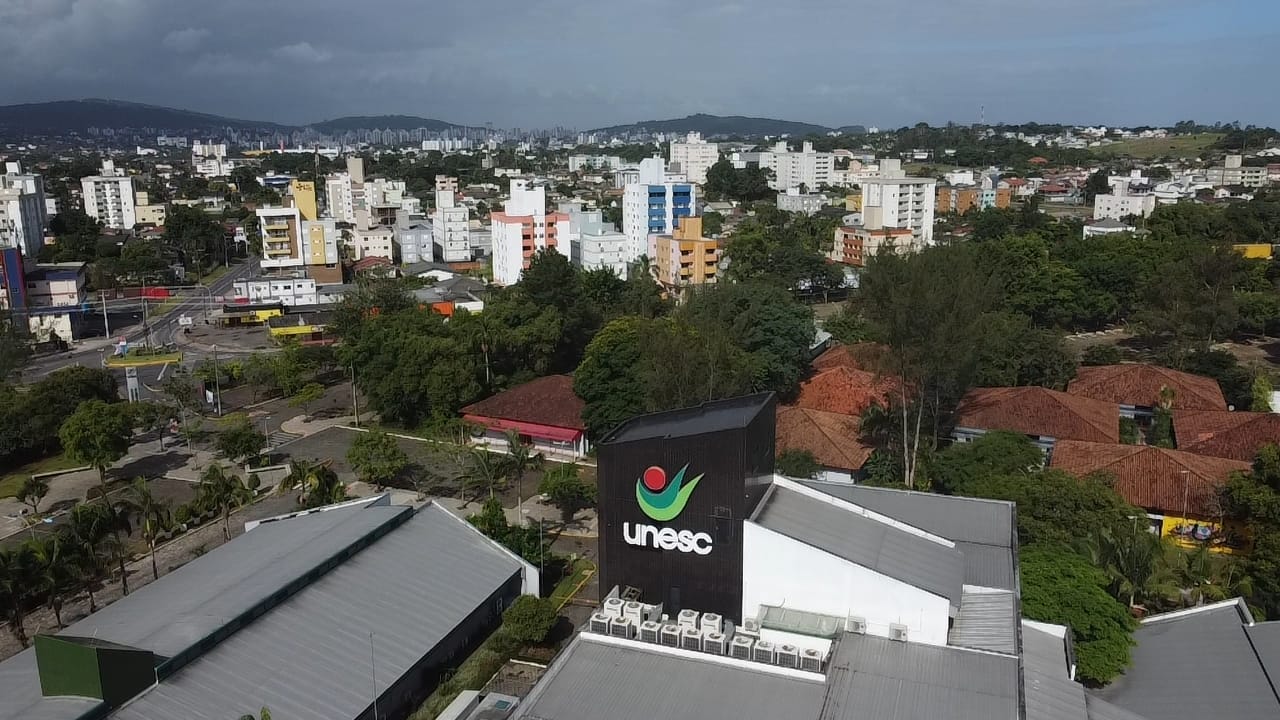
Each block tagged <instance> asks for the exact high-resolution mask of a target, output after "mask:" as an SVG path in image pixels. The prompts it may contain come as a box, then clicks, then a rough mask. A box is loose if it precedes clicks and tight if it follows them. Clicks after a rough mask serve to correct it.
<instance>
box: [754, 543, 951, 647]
mask: <svg viewBox="0 0 1280 720" xmlns="http://www.w3.org/2000/svg"><path fill="white" fill-rule="evenodd" d="M742 542H743V547H742V556H743V573H742V614H743V617H755V616H756V615H757V614H758V613H759V612H760V606H761V605H777V606H782V607H793V608H796V609H798V610H804V611H808V612H815V613H823V614H826V615H834V616H837V617H847V616H857V617H861V618H865V619H866V621H867V633H868V634H870V635H879V636H882V637H888V635H889V625H890V623H900V624H902V625H906V626H907V628H908V633H907V638H908V640H910V641H911V642H920V643H927V644H930V645H946V644H947V626H948V624H949V619H950V609H951V603H950V601H949V600H947V598H944V597H939V596H937V595H934V594H932V593H928V592H925V591H924V590H921V589H919V588H916V587H913V586H911V585H908V584H906V583H904V582H901V581H899V580H894V579H893V578H889V577H886V576H884V575H881V574H880V573H877V572H875V571H874V570H870V569H867V568H864V567H862V566H860V565H855V564H854V563H851V562H849V561H847V560H844V559H842V558H838V557H836V556H834V555H831V554H829V553H826V552H823V551H821V550H818V549H816V548H813V547H811V546H809V545H806V544H804V543H802V542H799V541H797V540H792V539H791V538H789V537H786V536H784V535H780V534H778V533H776V532H774V531H772V530H769V529H766V528H764V527H761V526H760V525H757V524H756V523H753V522H746V523H743V533H742Z"/></svg>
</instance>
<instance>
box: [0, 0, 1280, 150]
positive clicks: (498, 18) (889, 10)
mask: <svg viewBox="0 0 1280 720" xmlns="http://www.w3.org/2000/svg"><path fill="white" fill-rule="evenodd" d="M1277 48H1280V0H896V1H895V0H889V1H888V2H886V1H884V0H875V1H871V0H784V1H782V2H779V1H778V0H625V1H621V0H486V1H485V2H478V1H476V0H200V1H199V2H196V1H195V0H0V53H2V55H0V56H2V57H3V58H4V61H3V65H2V66H0V67H2V68H3V69H2V70H0V104H9V103H19V102H38V101H44V100H57V99H71V98H83V97H105V98H114V99H120V100H131V101H136V102H145V103H152V104H159V105H169V106H174V107H182V108H188V109H192V110H198V111H202V112H209V113H216V114H221V115H229V116H233V117H241V118H250V119H258V120H275V121H279V122H287V123H305V122H310V121H316V120H321V119H327V118H332V117H337V116H342V115H381V114H388V113H403V114H414V115H422V116H425V117H434V118H439V119H442V120H448V121H451V122H460V123H467V124H482V123H485V122H493V123H494V124H495V126H498V127H512V126H519V127H547V126H552V125H564V126H568V127H576V128H590V127H599V126H603V125H609V124H615V123H627V122H633V121H637V120H645V119H663V118H670V117H679V116H683V115H686V114H689V113H694V112H708V113H715V114H742V115H756V116H766V117H778V118H785V119H790V120H803V121H808V122H815V123H820V124H823V125H832V126H836V125H845V124H855V123H860V124H867V125H880V126H899V125H905V124H911V123H915V122H919V121H926V122H931V123H941V122H945V121H948V120H954V121H957V122H971V121H974V120H977V119H978V113H979V108H980V107H981V106H984V105H985V107H986V119H987V120H988V121H989V122H995V121H1004V122H1021V121H1028V120H1036V121H1042V122H1054V121H1061V122H1079V123H1107V124H1130V125H1137V124H1165V123H1172V122H1174V121H1177V120H1180V119H1189V118H1190V119H1196V120H1200V121H1202V122H1205V121H1215V120H1223V121H1232V120H1239V121H1241V122H1243V123H1255V124H1264V125H1272V126H1276V125H1280V91H1278V89H1280V79H1278V78H1277V71H1276V70H1275V67H1276V66H1275V62H1276V50H1277Z"/></svg>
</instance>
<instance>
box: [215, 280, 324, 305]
mask: <svg viewBox="0 0 1280 720" xmlns="http://www.w3.org/2000/svg"><path fill="white" fill-rule="evenodd" d="M232 293H233V296H234V297H235V299H236V300H247V301H248V302H249V303H250V304H260V303H277V302H278V303H280V304H281V305H287V306H289V307H294V306H300V305H303V306H305V305H316V304H318V303H319V302H320V300H319V295H318V293H317V291H316V281H315V280H312V279H311V278H304V277H297V276H295V277H273V278H257V279H254V280H237V281H236V282H235V283H233V284H232Z"/></svg>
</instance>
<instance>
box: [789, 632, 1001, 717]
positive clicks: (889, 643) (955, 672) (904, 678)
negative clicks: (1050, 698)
mask: <svg viewBox="0 0 1280 720" xmlns="http://www.w3.org/2000/svg"><path fill="white" fill-rule="evenodd" d="M796 717H799V716H796ZM820 718H821V720H938V718H947V719H948V720H1002V719H1005V720H1016V718H1018V660H1017V658H1012V657H1005V656H1002V655H994V654H991V653H983V652H977V651H973V650H962V649H959V648H950V647H939V646H936V645H923V644H920V643H911V642H896V641H893V640H889V639H886V638H881V637H874V636H871V635H845V636H844V637H843V638H842V639H841V640H840V642H839V644H837V645H836V648H835V651H834V653H833V655H832V658H831V662H830V670H829V672H828V693H827V699H826V707H825V709H824V712H823V713H822V715H821V716H820Z"/></svg>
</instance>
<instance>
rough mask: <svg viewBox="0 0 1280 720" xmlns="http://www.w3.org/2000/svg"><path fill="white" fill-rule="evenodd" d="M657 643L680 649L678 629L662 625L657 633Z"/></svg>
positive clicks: (673, 626)
mask: <svg viewBox="0 0 1280 720" xmlns="http://www.w3.org/2000/svg"><path fill="white" fill-rule="evenodd" d="M658 642H660V643H662V644H663V645H666V646H667V647H680V628H679V627H677V626H675V625H663V626H662V629H661V630H659V631H658Z"/></svg>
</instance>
